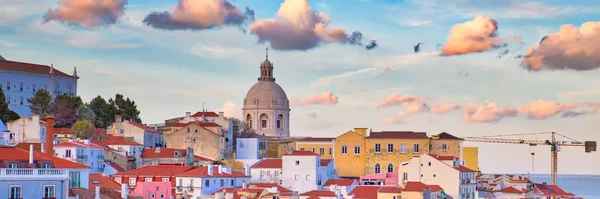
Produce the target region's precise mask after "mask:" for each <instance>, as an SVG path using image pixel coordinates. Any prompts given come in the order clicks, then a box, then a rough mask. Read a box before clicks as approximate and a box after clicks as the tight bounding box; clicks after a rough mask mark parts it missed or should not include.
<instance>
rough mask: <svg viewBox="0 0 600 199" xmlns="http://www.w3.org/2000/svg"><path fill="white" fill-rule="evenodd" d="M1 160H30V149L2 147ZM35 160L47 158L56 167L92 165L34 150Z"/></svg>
mask: <svg viewBox="0 0 600 199" xmlns="http://www.w3.org/2000/svg"><path fill="white" fill-rule="evenodd" d="M0 154H1V155H0V161H7V160H9V161H10V160H13V161H29V151H26V150H23V149H20V148H15V147H0ZM33 159H34V161H38V160H47V161H52V164H53V165H54V167H55V168H69V169H89V168H90V167H88V166H86V165H83V164H78V163H75V162H71V161H68V160H65V159H62V158H58V157H54V156H52V155H48V154H46V153H41V152H34V155H33Z"/></svg>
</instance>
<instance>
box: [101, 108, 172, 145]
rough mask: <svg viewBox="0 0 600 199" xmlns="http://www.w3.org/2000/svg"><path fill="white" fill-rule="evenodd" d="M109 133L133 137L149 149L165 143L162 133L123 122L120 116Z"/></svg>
mask: <svg viewBox="0 0 600 199" xmlns="http://www.w3.org/2000/svg"><path fill="white" fill-rule="evenodd" d="M108 133H109V134H111V135H114V136H123V137H131V138H133V141H135V142H137V143H141V144H143V145H144V147H147V148H155V147H158V146H163V144H164V143H165V142H164V138H163V134H162V133H160V132H158V131H156V130H154V129H151V128H149V127H147V126H144V125H142V124H138V123H136V122H133V121H123V118H122V117H121V116H120V115H117V116H116V119H115V122H114V123H113V124H112V126H111V127H110V129H109V130H108Z"/></svg>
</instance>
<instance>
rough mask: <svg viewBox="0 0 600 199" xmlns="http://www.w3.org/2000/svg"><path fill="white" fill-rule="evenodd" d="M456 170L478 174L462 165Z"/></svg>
mask: <svg viewBox="0 0 600 199" xmlns="http://www.w3.org/2000/svg"><path fill="white" fill-rule="evenodd" d="M456 170H458V171H460V172H477V171H474V170H471V169H469V168H467V167H465V166H462V165H461V166H459V167H458V168H456Z"/></svg>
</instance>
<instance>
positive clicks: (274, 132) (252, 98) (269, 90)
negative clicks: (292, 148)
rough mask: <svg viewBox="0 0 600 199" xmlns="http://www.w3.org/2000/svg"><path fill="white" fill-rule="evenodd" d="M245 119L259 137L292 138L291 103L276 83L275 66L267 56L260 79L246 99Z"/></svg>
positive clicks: (243, 110)
mask: <svg viewBox="0 0 600 199" xmlns="http://www.w3.org/2000/svg"><path fill="white" fill-rule="evenodd" d="M242 112H243V117H244V118H243V119H244V121H245V122H246V123H248V124H249V125H250V126H251V127H252V129H254V130H255V132H256V133H257V134H259V135H264V136H268V137H289V136H290V102H289V100H288V98H287V95H286V94H285V91H284V90H283V88H281V86H279V84H277V83H275V77H274V75H273V64H272V63H271V62H270V61H269V56H268V55H267V56H266V59H265V61H263V63H262V64H261V65H260V77H259V78H258V82H257V83H256V84H254V85H253V86H252V87H251V88H250V90H249V91H248V93H247V94H246V97H245V98H244V106H243V108H242Z"/></svg>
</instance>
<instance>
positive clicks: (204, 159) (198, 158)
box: [194, 155, 215, 161]
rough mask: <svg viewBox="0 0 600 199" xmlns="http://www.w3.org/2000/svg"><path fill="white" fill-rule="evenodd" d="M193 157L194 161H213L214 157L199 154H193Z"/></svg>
mask: <svg viewBox="0 0 600 199" xmlns="http://www.w3.org/2000/svg"><path fill="white" fill-rule="evenodd" d="M194 159H195V160H196V161H215V159H212V158H209V157H204V156H201V155H194Z"/></svg>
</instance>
